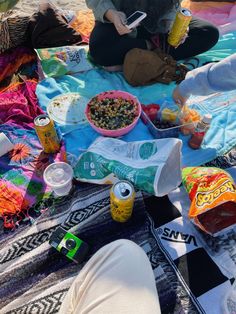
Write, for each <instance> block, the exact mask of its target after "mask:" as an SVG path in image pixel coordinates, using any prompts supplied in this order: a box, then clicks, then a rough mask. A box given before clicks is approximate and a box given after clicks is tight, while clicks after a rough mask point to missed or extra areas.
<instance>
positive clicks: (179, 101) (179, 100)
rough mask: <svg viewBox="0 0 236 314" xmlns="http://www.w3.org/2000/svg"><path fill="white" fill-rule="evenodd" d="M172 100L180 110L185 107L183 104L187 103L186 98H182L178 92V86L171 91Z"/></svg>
mask: <svg viewBox="0 0 236 314" xmlns="http://www.w3.org/2000/svg"><path fill="white" fill-rule="evenodd" d="M172 98H173V99H174V101H175V103H176V104H177V105H178V106H179V107H180V108H182V107H183V106H184V105H185V103H186V101H187V99H188V97H183V96H182V95H181V94H180V91H179V87H178V86H177V87H176V88H175V89H174V91H173V93H172Z"/></svg>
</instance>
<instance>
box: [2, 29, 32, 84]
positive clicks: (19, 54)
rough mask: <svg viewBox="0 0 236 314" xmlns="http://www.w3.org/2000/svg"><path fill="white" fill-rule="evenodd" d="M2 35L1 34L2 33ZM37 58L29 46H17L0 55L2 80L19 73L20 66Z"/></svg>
mask: <svg viewBox="0 0 236 314" xmlns="http://www.w3.org/2000/svg"><path fill="white" fill-rule="evenodd" d="M0 36H1V35H0ZM34 60H36V54H35V53H34V52H33V51H32V50H31V49H28V48H24V47H17V48H15V49H14V50H11V51H8V52H5V53H3V54H1V55H0V82H1V84H2V81H3V80H5V79H6V78H10V77H11V76H12V75H13V74H17V72H18V71H19V69H20V67H21V66H23V65H25V64H27V63H30V62H32V61H34Z"/></svg>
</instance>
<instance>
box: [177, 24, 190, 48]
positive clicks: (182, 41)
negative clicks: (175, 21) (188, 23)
mask: <svg viewBox="0 0 236 314" xmlns="http://www.w3.org/2000/svg"><path fill="white" fill-rule="evenodd" d="M188 32H189V27H188V28H187V30H186V32H185V33H184V36H183V37H182V38H181V40H180V42H179V44H178V46H177V47H175V48H178V47H179V46H180V45H182V44H183V43H184V42H185V40H186V39H187V38H188Z"/></svg>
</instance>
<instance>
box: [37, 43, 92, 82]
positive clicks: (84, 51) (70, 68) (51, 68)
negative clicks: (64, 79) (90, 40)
mask: <svg viewBox="0 0 236 314" xmlns="http://www.w3.org/2000/svg"><path fill="white" fill-rule="evenodd" d="M35 50H36V52H37V55H38V59H39V62H40V65H41V68H42V71H43V74H44V76H45V77H57V76H61V75H66V74H69V75H70V74H74V73H79V72H85V71H89V70H91V69H92V68H93V67H94V66H93V65H92V63H91V62H90V61H89V58H88V46H85V45H84V46H64V47H55V48H42V49H35Z"/></svg>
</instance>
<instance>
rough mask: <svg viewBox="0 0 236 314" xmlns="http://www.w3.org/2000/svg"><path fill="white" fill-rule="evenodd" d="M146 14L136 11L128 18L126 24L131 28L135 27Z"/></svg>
mask: <svg viewBox="0 0 236 314" xmlns="http://www.w3.org/2000/svg"><path fill="white" fill-rule="evenodd" d="M146 16H147V14H146V13H145V12H142V11H135V12H134V13H133V14H131V15H130V16H129V17H128V18H127V20H126V24H125V26H126V27H128V28H129V29H132V28H135V27H136V26H138V24H139V23H140V22H141V21H142V20H143V19H145V17H146Z"/></svg>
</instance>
